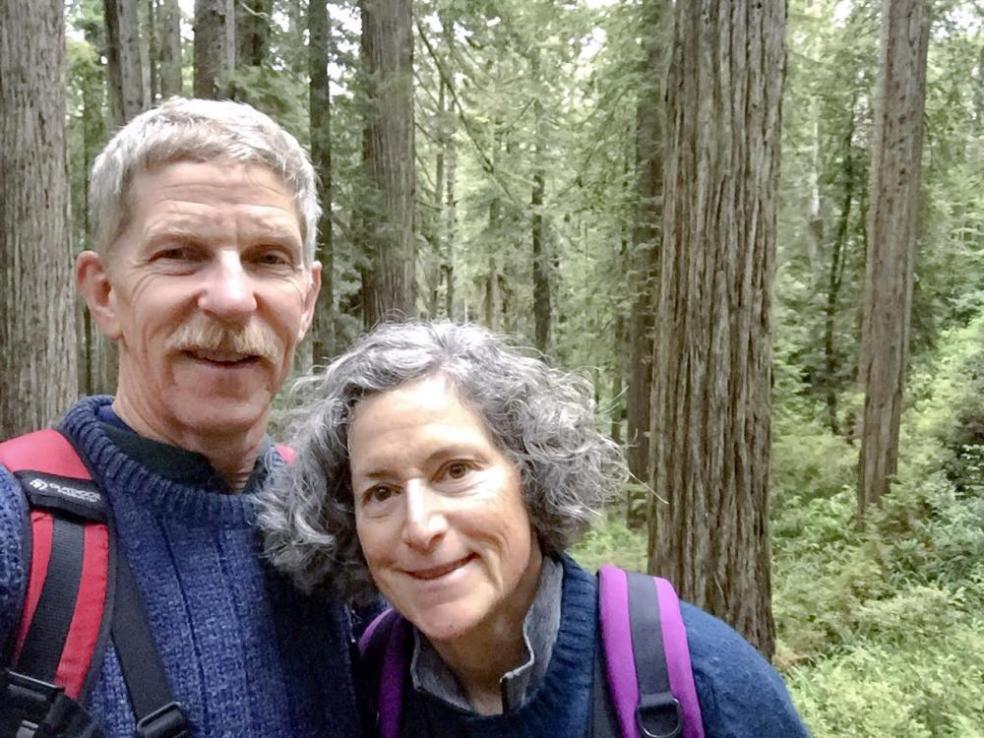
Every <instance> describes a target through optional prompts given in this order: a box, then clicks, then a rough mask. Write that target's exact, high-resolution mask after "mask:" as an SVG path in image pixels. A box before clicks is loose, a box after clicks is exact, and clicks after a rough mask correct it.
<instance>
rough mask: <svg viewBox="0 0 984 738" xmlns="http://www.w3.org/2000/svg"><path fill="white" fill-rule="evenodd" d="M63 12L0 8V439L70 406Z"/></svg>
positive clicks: (17, 5)
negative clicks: (0, 285)
mask: <svg viewBox="0 0 984 738" xmlns="http://www.w3.org/2000/svg"><path fill="white" fill-rule="evenodd" d="M68 208H69V189H68V163H67V160H66V150H65V26H64V3H63V2H62V1H61V0H47V2H41V1H40V0H39V1H38V2H32V3H25V2H13V1H12V0H10V1H8V2H3V3H0V284H2V290H0V387H2V391H0V438H9V437H10V436H13V435H16V434H18V433H24V432H26V431H29V430H32V429H37V428H43V427H45V426H47V425H48V424H50V423H51V422H52V421H54V420H55V419H56V418H57V417H58V415H59V414H61V413H62V412H64V411H65V410H66V409H67V408H68V406H69V405H70V404H71V403H72V402H73V401H74V399H75V398H76V396H77V383H78V372H77V360H76V350H75V348H76V340H75V301H74V296H73V292H72V287H71V285H72V253H71V248H70V245H69V244H70V242H71V238H70V235H69V228H68Z"/></svg>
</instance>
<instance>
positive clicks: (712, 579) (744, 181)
mask: <svg viewBox="0 0 984 738" xmlns="http://www.w3.org/2000/svg"><path fill="white" fill-rule="evenodd" d="M674 13H675V16H674V38H673V56H672V60H671V63H670V76H669V86H668V94H667V138H666V147H665V151H664V159H663V161H664V167H665V173H664V186H663V193H664V198H663V243H662V249H661V255H660V266H659V272H660V281H659V284H660V292H659V301H658V310H657V313H656V321H655V326H656V329H655V330H656V346H655V353H654V374H653V384H654V388H653V409H652V415H653V417H652V452H651V463H652V466H651V469H652V475H653V478H654V479H655V492H656V498H654V500H653V502H652V505H651V515H650V546H649V549H650V550H649V565H650V568H651V570H652V571H654V572H659V573H660V574H662V575H664V576H667V577H668V578H670V579H671V580H672V581H673V582H674V583H675V585H676V587H677V589H678V591H679V592H680V594H681V596H683V597H685V598H686V599H688V600H691V601H692V602H694V603H696V604H697V605H699V606H701V607H703V608H705V609H706V610H708V611H710V612H711V613H713V614H715V615H717V616H718V617H721V618H723V619H724V620H726V621H727V622H729V623H730V624H731V625H732V626H734V627H735V628H736V629H737V630H738V631H739V632H740V633H742V634H743V635H744V636H745V637H746V638H748V639H749V640H750V641H751V642H752V643H753V644H754V645H755V646H757V647H758V648H759V649H760V650H761V651H762V652H763V653H765V654H767V655H769V656H771V654H772V651H773V648H774V630H775V628H774V624H773V619H772V610H771V603H770V580H769V539H768V510H767V508H768V470H769V444H770V425H769V411H770V379H771V359H772V356H771V318H770V314H769V303H770V298H771V291H772V281H773V273H774V268H775V267H774V263H775V249H776V189H777V181H778V174H779V136H780V109H781V93H782V84H783V76H784V70H785V51H784V46H783V35H784V31H785V25H786V4H785V0H701V1H700V2H680V3H676V6H675V9H674Z"/></svg>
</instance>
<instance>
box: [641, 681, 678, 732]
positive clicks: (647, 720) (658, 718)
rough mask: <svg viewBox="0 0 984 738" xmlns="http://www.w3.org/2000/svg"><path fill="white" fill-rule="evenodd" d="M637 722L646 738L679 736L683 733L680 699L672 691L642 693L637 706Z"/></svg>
mask: <svg viewBox="0 0 984 738" xmlns="http://www.w3.org/2000/svg"><path fill="white" fill-rule="evenodd" d="M636 724H637V725H638V726H639V730H640V731H641V732H642V735H644V736H646V738H679V736H680V735H681V734H682V733H683V714H682V712H681V711H680V701H679V700H677V698H676V697H674V696H673V694H672V693H670V692H657V693H656V694H644V695H642V696H641V698H640V699H639V706H638V707H637V708H636Z"/></svg>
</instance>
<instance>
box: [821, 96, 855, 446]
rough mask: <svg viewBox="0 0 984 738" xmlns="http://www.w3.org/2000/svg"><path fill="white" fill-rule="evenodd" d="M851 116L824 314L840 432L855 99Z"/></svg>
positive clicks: (832, 403)
mask: <svg viewBox="0 0 984 738" xmlns="http://www.w3.org/2000/svg"><path fill="white" fill-rule="evenodd" d="M851 102H852V105H851V112H850V115H851V120H850V122H849V123H848V126H847V130H846V132H845V134H844V200H843V202H842V204H841V211H840V216H839V217H838V219H837V232H836V233H835V234H834V242H833V243H832V244H831V249H830V265H829V268H828V271H827V300H826V304H825V305H824V316H823V355H824V360H823V366H824V382H823V383H824V394H825V395H826V405H827V427H829V428H830V432H831V433H833V434H834V435H837V434H838V433H839V432H840V421H839V420H838V417H837V392H838V389H839V387H838V386H837V385H838V382H837V372H838V370H839V368H840V367H839V362H838V359H837V352H836V349H835V346H834V343H835V341H834V327H835V323H836V320H837V302H838V299H839V297H840V288H841V284H842V282H843V278H844V263H845V261H846V260H847V258H846V253H845V252H846V251H847V234H848V231H849V229H850V225H851V205H852V203H853V202H854V176H855V173H854V143H853V141H854V105H853V103H854V102H856V101H855V100H852V101H851Z"/></svg>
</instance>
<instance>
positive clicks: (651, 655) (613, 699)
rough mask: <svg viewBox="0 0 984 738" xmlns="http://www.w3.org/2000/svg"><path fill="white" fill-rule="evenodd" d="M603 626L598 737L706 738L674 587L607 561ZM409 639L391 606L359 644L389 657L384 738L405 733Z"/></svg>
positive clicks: (384, 672)
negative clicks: (402, 728) (403, 714)
mask: <svg viewBox="0 0 984 738" xmlns="http://www.w3.org/2000/svg"><path fill="white" fill-rule="evenodd" d="M598 621H599V625H600V631H601V650H602V658H601V659H600V660H596V661H597V663H596V670H595V680H594V684H595V686H594V695H593V696H592V699H593V705H594V708H593V712H594V717H593V722H592V728H591V730H592V732H591V735H592V736H593V737H594V738H607V737H608V736H611V738H615V736H616V734H617V735H619V736H621V737H622V738H646V737H647V736H648V737H652V738H678V737H681V738H704V727H703V722H702V720H701V714H700V704H699V702H698V699H697V688H696V685H695V684H694V675H693V670H692V668H691V664H690V651H689V648H688V645H687V632H686V629H685V627H684V624H683V618H682V616H681V614H680V600H679V599H678V598H677V595H676V592H675V591H674V590H673V585H672V584H670V583H669V582H668V581H667V580H665V579H661V578H658V577H650V576H647V575H645V574H637V573H635V572H627V571H624V570H623V569H620V568H618V567H616V566H612V565H609V564H606V565H604V566H602V567H601V568H600V569H599V571H598ZM409 636H410V627H409V623H408V622H407V621H406V620H404V619H403V618H402V617H400V616H399V614H398V613H397V612H396V611H395V610H393V609H392V608H388V609H386V610H384V611H383V612H382V613H380V614H379V615H378V616H376V618H375V619H374V620H373V621H372V622H371V623H370V624H369V626H368V627H367V628H366V630H365V632H364V633H363V634H362V637H361V638H360V639H359V652H360V654H361V655H362V656H363V657H366V656H367V655H369V654H373V655H378V656H380V658H381V662H380V663H381V666H380V671H379V675H380V676H379V694H378V696H377V703H376V718H377V728H378V730H379V735H380V738H398V736H399V732H400V717H401V715H400V713H401V709H402V706H403V687H404V678H405V674H406V670H407V667H408V664H407V658H406V639H407V638H408V637H409ZM606 687H607V688H606ZM612 712H614V716H612V715H611V713H612Z"/></svg>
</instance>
